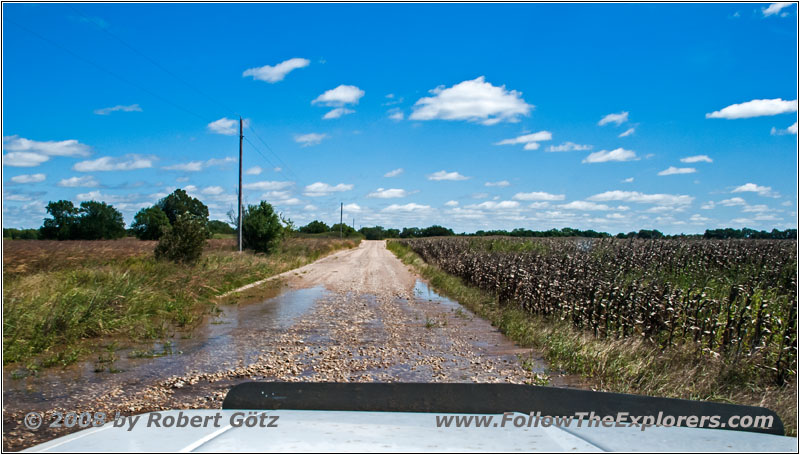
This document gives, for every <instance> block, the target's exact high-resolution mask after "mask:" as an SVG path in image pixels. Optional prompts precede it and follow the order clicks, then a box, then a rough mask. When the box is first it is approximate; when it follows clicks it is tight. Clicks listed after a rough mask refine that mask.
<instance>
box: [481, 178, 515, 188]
mask: <svg viewBox="0 0 800 455" xmlns="http://www.w3.org/2000/svg"><path fill="white" fill-rule="evenodd" d="M483 185H484V186H499V187H501V188H502V187H506V186H509V185H511V183H509V182H508V180H500V181H499V182H486V183H484V184H483Z"/></svg>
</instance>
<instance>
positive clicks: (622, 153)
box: [583, 148, 639, 163]
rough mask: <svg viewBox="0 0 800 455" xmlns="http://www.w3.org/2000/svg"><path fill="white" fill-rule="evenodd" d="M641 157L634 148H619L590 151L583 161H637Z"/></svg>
mask: <svg viewBox="0 0 800 455" xmlns="http://www.w3.org/2000/svg"><path fill="white" fill-rule="evenodd" d="M638 159H639V157H637V156H636V152H634V151H633V150H625V149H623V148H617V149H614V150H611V151H608V150H600V151H599V152H594V153H590V154H589V156H587V157H586V158H585V159H584V160H583V162H584V163H605V162H608V161H636V160H638Z"/></svg>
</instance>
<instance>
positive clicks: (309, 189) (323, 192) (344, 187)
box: [303, 182, 353, 197]
mask: <svg viewBox="0 0 800 455" xmlns="http://www.w3.org/2000/svg"><path fill="white" fill-rule="evenodd" d="M352 189H353V185H351V184H344V183H340V184H338V185H329V184H327V183H322V182H315V183H312V184H311V185H306V188H305V192H304V193H303V194H304V195H306V196H310V197H318V196H327V195H329V194H331V193H337V192H340V191H349V190H352Z"/></svg>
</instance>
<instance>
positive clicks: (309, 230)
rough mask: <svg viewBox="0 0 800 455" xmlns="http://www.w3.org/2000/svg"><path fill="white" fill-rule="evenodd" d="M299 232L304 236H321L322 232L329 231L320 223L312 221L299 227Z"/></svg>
mask: <svg viewBox="0 0 800 455" xmlns="http://www.w3.org/2000/svg"><path fill="white" fill-rule="evenodd" d="M299 230H300V232H302V233H304V234H322V233H323V232H328V231H330V228H329V227H328V225H327V224H325V223H323V222H322V221H319V220H314V221H312V222H310V223H308V224H306V225H305V226H303V227H301V228H300V229H299Z"/></svg>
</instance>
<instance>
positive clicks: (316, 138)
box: [294, 133, 328, 147]
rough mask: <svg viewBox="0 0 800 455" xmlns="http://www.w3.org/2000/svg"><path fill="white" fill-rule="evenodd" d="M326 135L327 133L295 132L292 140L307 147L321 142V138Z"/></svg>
mask: <svg viewBox="0 0 800 455" xmlns="http://www.w3.org/2000/svg"><path fill="white" fill-rule="evenodd" d="M327 137H328V135H327V134H319V133H308V134H297V135H295V136H294V141H295V142H297V143H298V144H300V145H302V146H303V147H309V146H312V145H317V144H319V143H320V142H322V140H323V139H325V138H327Z"/></svg>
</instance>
